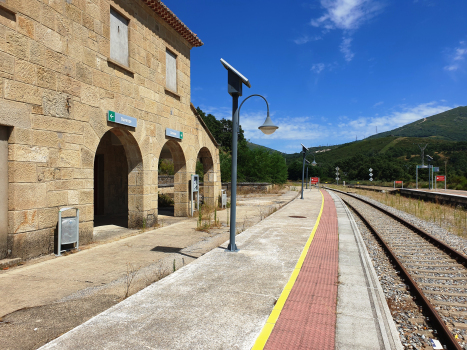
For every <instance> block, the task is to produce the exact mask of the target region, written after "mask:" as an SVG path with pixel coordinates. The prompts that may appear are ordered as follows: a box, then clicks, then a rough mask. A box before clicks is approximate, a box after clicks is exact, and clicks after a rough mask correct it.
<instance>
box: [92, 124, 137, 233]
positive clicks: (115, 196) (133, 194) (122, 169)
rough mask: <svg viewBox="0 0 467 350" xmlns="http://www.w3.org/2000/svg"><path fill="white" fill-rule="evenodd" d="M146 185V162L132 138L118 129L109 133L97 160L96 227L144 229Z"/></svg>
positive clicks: (126, 132)
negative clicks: (144, 192) (144, 163)
mask: <svg viewBox="0 0 467 350" xmlns="http://www.w3.org/2000/svg"><path fill="white" fill-rule="evenodd" d="M143 181H144V177H143V160H142V156H141V152H140V149H139V146H138V143H137V142H136V140H135V138H134V137H133V135H131V133H130V132H129V131H127V130H123V129H119V128H114V129H111V130H109V131H107V132H106V133H105V134H104V136H102V138H101V140H100V142H99V145H98V147H97V150H96V156H95V158H94V227H96V226H103V225H116V226H120V227H125V228H139V227H142V225H143V194H142V191H141V189H142V188H143V185H144V183H143Z"/></svg>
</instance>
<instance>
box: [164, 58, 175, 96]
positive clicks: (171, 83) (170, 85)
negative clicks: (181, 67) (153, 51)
mask: <svg viewBox="0 0 467 350" xmlns="http://www.w3.org/2000/svg"><path fill="white" fill-rule="evenodd" d="M165 86H166V87H167V89H169V90H171V91H173V92H177V56H176V55H175V54H173V53H172V52H170V51H169V50H167V51H166V55H165Z"/></svg>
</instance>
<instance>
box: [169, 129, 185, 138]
mask: <svg viewBox="0 0 467 350" xmlns="http://www.w3.org/2000/svg"><path fill="white" fill-rule="evenodd" d="M165 136H169V137H174V138H176V139H180V140H183V131H178V130H174V129H169V128H166V129H165Z"/></svg>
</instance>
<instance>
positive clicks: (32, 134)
mask: <svg viewBox="0 0 467 350" xmlns="http://www.w3.org/2000/svg"><path fill="white" fill-rule="evenodd" d="M201 45H203V43H202V42H201V40H200V39H199V38H198V37H197V36H196V34H194V33H192V32H191V31H190V30H189V29H188V28H187V27H186V26H185V25H184V24H183V23H182V22H181V21H180V20H179V19H178V18H177V17H176V16H175V15H174V14H173V13H172V12H171V11H170V10H169V9H168V8H167V7H166V6H165V5H164V4H163V3H162V2H160V1H159V0H115V1H109V0H0V259H2V258H14V257H21V258H30V257H34V256H39V255H41V254H48V253H51V252H53V251H54V250H56V249H57V247H56V246H57V242H56V240H57V221H58V210H59V209H61V208H64V207H78V208H79V210H80V225H79V227H80V229H79V236H80V244H86V243H89V242H91V241H92V240H93V230H94V226H95V225H96V224H97V223H98V222H102V223H105V222H108V223H114V222H115V223H117V222H118V223H120V224H121V225H123V226H127V227H129V228H138V227H141V226H143V225H146V227H150V226H152V225H154V224H155V223H156V222H157V215H158V207H157V202H158V200H157V199H158V163H159V158H161V156H162V155H170V156H171V157H172V160H173V162H174V168H175V176H174V200H175V208H174V215H175V216H187V215H188V211H189V191H188V186H189V181H190V175H191V174H194V173H195V168H196V162H197V159H200V160H201V161H202V163H203V165H204V170H205V176H204V196H205V202H207V203H208V204H214V203H215V202H216V201H217V197H218V192H219V189H220V166H219V150H218V145H217V143H216V141H215V140H214V138H213V137H212V135H211V134H210V132H209V130H208V129H207V128H206V126H205V124H204V123H203V121H202V119H201V118H200V117H199V116H198V115H197V113H196V110H195V108H194V106H193V105H192V104H191V102H190V50H191V48H193V47H199V46H201Z"/></svg>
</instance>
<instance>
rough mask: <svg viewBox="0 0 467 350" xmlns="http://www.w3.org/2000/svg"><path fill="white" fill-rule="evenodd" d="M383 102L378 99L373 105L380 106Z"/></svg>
mask: <svg viewBox="0 0 467 350" xmlns="http://www.w3.org/2000/svg"><path fill="white" fill-rule="evenodd" d="M383 103H384V102H383V101H379V102H376V103H375V104H374V105H373V107H378V106H381V105H382V104H383Z"/></svg>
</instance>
